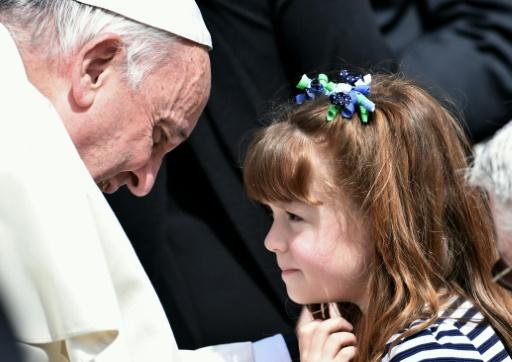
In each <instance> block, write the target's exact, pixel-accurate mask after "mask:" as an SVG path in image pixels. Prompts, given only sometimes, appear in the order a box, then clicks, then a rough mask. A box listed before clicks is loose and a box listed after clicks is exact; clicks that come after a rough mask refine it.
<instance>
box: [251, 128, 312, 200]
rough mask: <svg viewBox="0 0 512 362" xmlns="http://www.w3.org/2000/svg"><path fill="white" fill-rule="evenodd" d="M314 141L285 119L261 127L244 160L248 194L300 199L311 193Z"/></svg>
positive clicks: (307, 198)
mask: <svg viewBox="0 0 512 362" xmlns="http://www.w3.org/2000/svg"><path fill="white" fill-rule="evenodd" d="M313 152H314V149H313V144H312V141H311V140H310V139H308V138H307V137H306V136H305V135H304V134H302V132H300V131H298V130H296V129H293V128H292V126H290V125H287V124H284V123H276V124H273V125H272V126H270V127H268V128H266V129H263V130H261V131H259V132H258V133H257V134H256V135H255V137H254V138H253V142H252V143H251V145H250V147H249V150H248V152H247V155H246V158H245V162H244V182H245V187H246V190H247V193H248V195H249V197H251V198H252V199H254V200H256V201H259V202H263V203H265V202H293V201H300V202H305V203H308V204H316V203H317V201H316V200H315V199H313V198H312V197H311V193H310V185H311V181H312V176H313V163H312V154H313Z"/></svg>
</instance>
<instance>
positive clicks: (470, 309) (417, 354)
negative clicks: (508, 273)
mask: <svg viewBox="0 0 512 362" xmlns="http://www.w3.org/2000/svg"><path fill="white" fill-rule="evenodd" d="M440 316H441V317H442V318H440V319H438V320H437V321H436V322H435V323H433V324H431V325H430V326H428V327H427V328H426V329H423V330H421V331H419V332H417V333H415V334H413V335H412V336H410V337H408V338H405V339H404V340H402V341H400V342H399V343H398V344H397V345H396V346H395V347H393V348H391V350H389V349H390V347H391V343H392V342H393V341H394V340H395V339H396V338H398V337H399V336H400V334H401V333H397V334H395V335H394V336H392V337H391V338H390V340H389V341H388V343H387V345H386V350H387V353H386V354H385V355H384V356H383V358H382V360H381V361H382V362H399V361H404V362H405V361H406V362H419V361H424V362H427V361H443V362H461V361H466V362H473V361H475V362H476V361H478V362H487V361H488V362H502V361H506V362H512V358H511V356H510V355H509V353H508V352H507V349H506V348H505V346H504V344H503V343H502V342H501V340H500V338H499V337H498V335H497V334H496V332H495V331H494V329H493V328H492V327H491V326H490V325H489V324H488V323H487V322H486V321H485V320H484V317H483V315H482V314H481V313H480V312H479V311H478V310H477V309H476V308H475V306H474V305H473V304H472V303H471V302H469V301H466V300H464V299H463V298H461V297H458V298H456V299H455V300H454V302H453V303H452V304H451V305H450V307H448V308H447V309H446V311H444V312H441V313H440ZM424 321H425V320H416V321H414V322H412V323H411V324H410V325H409V328H412V327H414V326H416V325H418V324H420V323H422V322H424ZM402 332H403V331H402Z"/></svg>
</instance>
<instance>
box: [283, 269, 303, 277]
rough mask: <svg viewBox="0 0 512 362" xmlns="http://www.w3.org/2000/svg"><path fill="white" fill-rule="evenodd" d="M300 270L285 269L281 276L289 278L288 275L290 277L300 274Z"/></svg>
mask: <svg viewBox="0 0 512 362" xmlns="http://www.w3.org/2000/svg"><path fill="white" fill-rule="evenodd" d="M298 271H299V269H284V270H283V271H282V272H281V275H282V276H287V275H290V274H293V273H296V272H298Z"/></svg>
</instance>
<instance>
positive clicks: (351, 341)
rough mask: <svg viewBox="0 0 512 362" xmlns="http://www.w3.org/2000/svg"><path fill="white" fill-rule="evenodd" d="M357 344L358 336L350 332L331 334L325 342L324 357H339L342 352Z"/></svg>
mask: <svg viewBox="0 0 512 362" xmlns="http://www.w3.org/2000/svg"><path fill="white" fill-rule="evenodd" d="M355 344H356V336H355V335H354V334H353V333H350V332H336V333H333V334H331V335H330V336H329V337H328V338H327V340H326V341H325V344H324V347H323V352H322V353H323V355H324V356H326V357H331V358H334V357H337V356H338V355H339V353H340V351H341V350H342V349H344V348H347V347H353V346H355Z"/></svg>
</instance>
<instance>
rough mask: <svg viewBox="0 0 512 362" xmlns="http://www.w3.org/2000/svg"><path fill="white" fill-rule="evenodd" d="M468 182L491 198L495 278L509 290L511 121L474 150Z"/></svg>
mask: <svg viewBox="0 0 512 362" xmlns="http://www.w3.org/2000/svg"><path fill="white" fill-rule="evenodd" d="M468 176H469V177H468V179H469V182H470V183H472V184H473V185H477V186H480V187H482V188H483V189H484V190H485V191H487V193H488V194H489V197H490V201H491V202H490V203H491V210H492V213H493V218H494V222H495V225H496V237H497V243H498V250H499V252H500V255H501V260H500V261H498V263H497V265H496V268H495V273H496V279H497V280H498V281H499V282H500V283H501V284H502V285H503V286H504V287H505V288H508V289H510V290H512V121H511V122H509V123H508V124H507V125H506V126H505V127H503V128H502V129H501V130H499V131H498V132H497V133H496V135H495V136H494V137H493V138H492V139H491V140H490V141H488V142H487V143H486V144H484V145H483V146H479V147H477V150H476V156H475V160H474V165H473V167H472V168H471V169H470V171H469V175H468Z"/></svg>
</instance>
